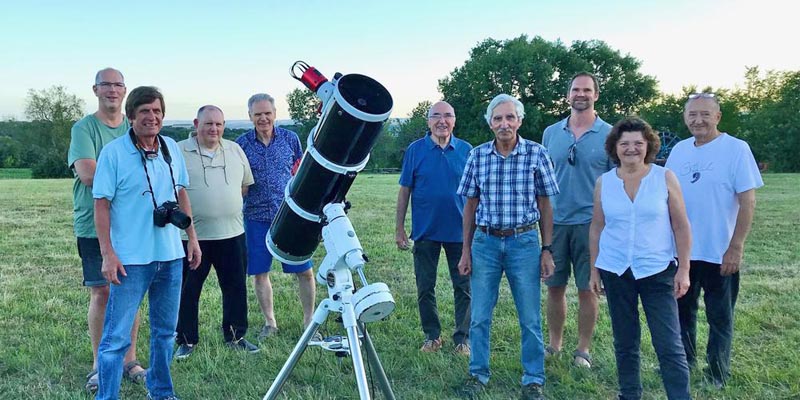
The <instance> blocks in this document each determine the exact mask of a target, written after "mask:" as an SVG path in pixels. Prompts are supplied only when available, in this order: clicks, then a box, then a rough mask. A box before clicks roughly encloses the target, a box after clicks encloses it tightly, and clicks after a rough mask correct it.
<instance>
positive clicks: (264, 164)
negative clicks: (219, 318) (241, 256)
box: [236, 93, 316, 340]
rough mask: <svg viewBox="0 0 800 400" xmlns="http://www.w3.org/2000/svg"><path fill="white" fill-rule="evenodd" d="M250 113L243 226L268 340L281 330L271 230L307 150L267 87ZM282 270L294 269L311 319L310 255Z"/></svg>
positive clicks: (244, 144)
mask: <svg viewBox="0 0 800 400" xmlns="http://www.w3.org/2000/svg"><path fill="white" fill-rule="evenodd" d="M247 113H248V115H249V116H250V120H251V121H253V129H251V130H249V131H247V132H246V133H245V134H243V135H242V136H239V138H238V139H236V143H238V144H239V146H241V148H242V150H244V153H245V155H246V156H247V159H248V160H249V161H250V169H251V170H252V171H253V178H254V179H255V183H254V184H253V185H252V186H250V189H249V190H248V191H247V195H245V197H244V210H243V214H244V228H245V237H246V240H247V274H248V275H253V276H254V279H253V283H254V286H255V291H256V297H257V298H258V304H259V305H260V306H261V312H262V313H263V314H264V319H265V324H264V327H263V328H261V333H260V334H259V335H258V339H259V340H264V339H266V338H267V337H269V336H270V335H273V334H275V333H277V332H278V323H277V321H276V320H275V311H274V308H273V301H272V298H273V297H272V282H270V279H269V272H270V269H271V266H272V254H270V252H269V251H268V250H267V245H266V236H267V231H268V230H269V226H270V224H271V223H272V220H273V219H274V218H275V214H277V212H278V208H279V207H280V205H281V202H282V201H283V195H284V189H285V187H286V184H287V183H288V182H289V179H290V178H291V177H292V172H293V168H294V167H295V165H296V164H297V163H299V162H300V159H301V158H302V156H303V151H302V149H301V147H300V139H299V138H298V137H297V134H296V133H294V132H292V131H290V130H287V129H283V128H280V127H277V126H275V99H273V98H272V96H270V95H268V94H264V93H258V94H254V95H253V96H251V97H250V99H249V100H247ZM282 266H283V272H285V273H291V274H295V276H296V277H297V282H298V284H299V294H300V302H301V303H302V305H303V325H304V326H305V325H308V324H309V323H310V322H311V316H312V314H313V313H314V297H315V295H316V293H315V289H314V271H313V270H312V269H311V261H308V262H306V263H304V264H301V265H290V264H284V263H282Z"/></svg>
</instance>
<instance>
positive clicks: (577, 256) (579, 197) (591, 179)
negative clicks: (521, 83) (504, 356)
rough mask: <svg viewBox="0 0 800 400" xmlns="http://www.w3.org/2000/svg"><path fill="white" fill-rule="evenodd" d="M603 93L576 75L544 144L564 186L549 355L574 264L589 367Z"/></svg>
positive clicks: (551, 285) (557, 200) (580, 354)
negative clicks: (598, 106)
mask: <svg viewBox="0 0 800 400" xmlns="http://www.w3.org/2000/svg"><path fill="white" fill-rule="evenodd" d="M599 97H600V87H599V85H598V84H597V78H596V77H595V76H594V75H592V74H590V73H587V72H581V73H579V74H577V75H575V76H574V77H573V78H572V80H571V81H570V84H569V88H568V90H567V102H568V103H569V105H570V115H569V116H568V117H567V118H564V119H563V120H561V121H559V122H556V123H555V124H553V125H550V126H549V127H547V129H545V131H544V135H543V136H542V144H543V145H544V146H545V147H547V150H548V151H549V152H550V157H552V160H553V164H554V167H555V172H556V180H557V182H558V187H559V189H560V190H561V192H560V193H559V194H557V195H556V196H554V197H553V198H552V202H553V246H552V248H551V249H550V251H551V252H552V254H553V260H554V261H555V263H556V270H555V272H554V273H553V276H552V277H550V278H549V279H548V280H547V281H545V284H546V285H547V326H548V330H549V331H550V344H549V345H548V346H547V353H548V354H555V353H558V352H560V351H561V347H562V345H563V343H562V341H563V336H564V320H565V319H566V317H567V300H566V292H567V282H568V281H569V276H570V266H571V267H572V268H571V269H572V271H574V274H575V286H577V288H578V346H577V348H576V349H575V351H574V352H573V354H572V356H573V362H574V363H575V365H577V366H579V367H586V368H588V367H591V365H592V357H591V355H590V354H589V348H590V346H591V343H592V335H593V333H594V327H595V323H596V322H597V296H596V295H595V294H594V293H592V291H591V289H590V288H589V224H590V223H591V221H592V204H593V203H592V201H593V199H592V193H593V192H594V183H595V181H596V180H597V177H598V176H600V175H602V174H603V173H604V172H606V171H608V170H610V169H611V168H612V167H613V164H612V162H611V161H610V160H609V159H608V156H607V155H606V152H605V150H604V144H605V141H606V137H607V136H608V133H609V132H610V131H611V125H609V124H608V123H606V122H605V121H603V120H602V119H601V118H600V117H599V116H598V115H597V113H596V112H595V110H594V103H595V102H596V101H597V99H598V98H599Z"/></svg>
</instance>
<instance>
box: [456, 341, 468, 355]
mask: <svg viewBox="0 0 800 400" xmlns="http://www.w3.org/2000/svg"><path fill="white" fill-rule="evenodd" d="M470 352H471V350H470V348H469V344H467V343H459V344H458V345H457V346H456V349H455V353H456V354H458V355H461V356H467V357H469V354H470Z"/></svg>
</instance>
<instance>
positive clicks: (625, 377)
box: [600, 264, 691, 400]
mask: <svg viewBox="0 0 800 400" xmlns="http://www.w3.org/2000/svg"><path fill="white" fill-rule="evenodd" d="M676 271H677V268H676V266H675V264H670V265H669V267H667V269H665V270H664V271H662V272H660V273H658V274H655V275H652V276H648V277H646V278H642V279H635V278H634V277H633V273H632V272H631V270H630V268H629V269H628V270H626V271H625V273H624V274H623V275H622V276H618V275H616V274H614V273H611V272H607V271H603V270H600V278H601V279H602V280H603V285H604V286H605V290H606V297H607V299H608V313H609V315H610V316H611V329H612V331H613V333H614V352H615V355H616V358H617V379H618V381H619V390H620V397H619V398H620V399H641V398H642V383H641V380H640V377H639V364H640V360H639V347H640V341H641V328H640V326H639V298H641V299H642V308H643V309H644V315H645V317H646V318H647V326H648V328H649V329H650V336H651V337H652V341H653V348H654V349H655V351H656V354H657V355H658V363H659V365H660V368H661V381H662V382H663V383H664V388H665V389H666V392H667V398H668V399H671V400H672V399H690V398H691V395H690V394H689V366H688V365H687V364H686V355H685V353H684V351H683V344H682V343H681V336H680V324H679V322H678V303H677V301H675V296H674V293H673V287H674V278H675V272H676Z"/></svg>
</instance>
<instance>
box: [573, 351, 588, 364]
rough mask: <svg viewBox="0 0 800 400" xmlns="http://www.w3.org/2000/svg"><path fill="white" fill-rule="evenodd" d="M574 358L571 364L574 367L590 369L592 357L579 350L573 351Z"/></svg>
mask: <svg viewBox="0 0 800 400" xmlns="http://www.w3.org/2000/svg"><path fill="white" fill-rule="evenodd" d="M572 356H573V357H574V360H573V363H574V364H575V366H576V367H581V368H592V355H591V354H589V353H587V352H585V351H580V350H575V351H574V352H573V353H572Z"/></svg>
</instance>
